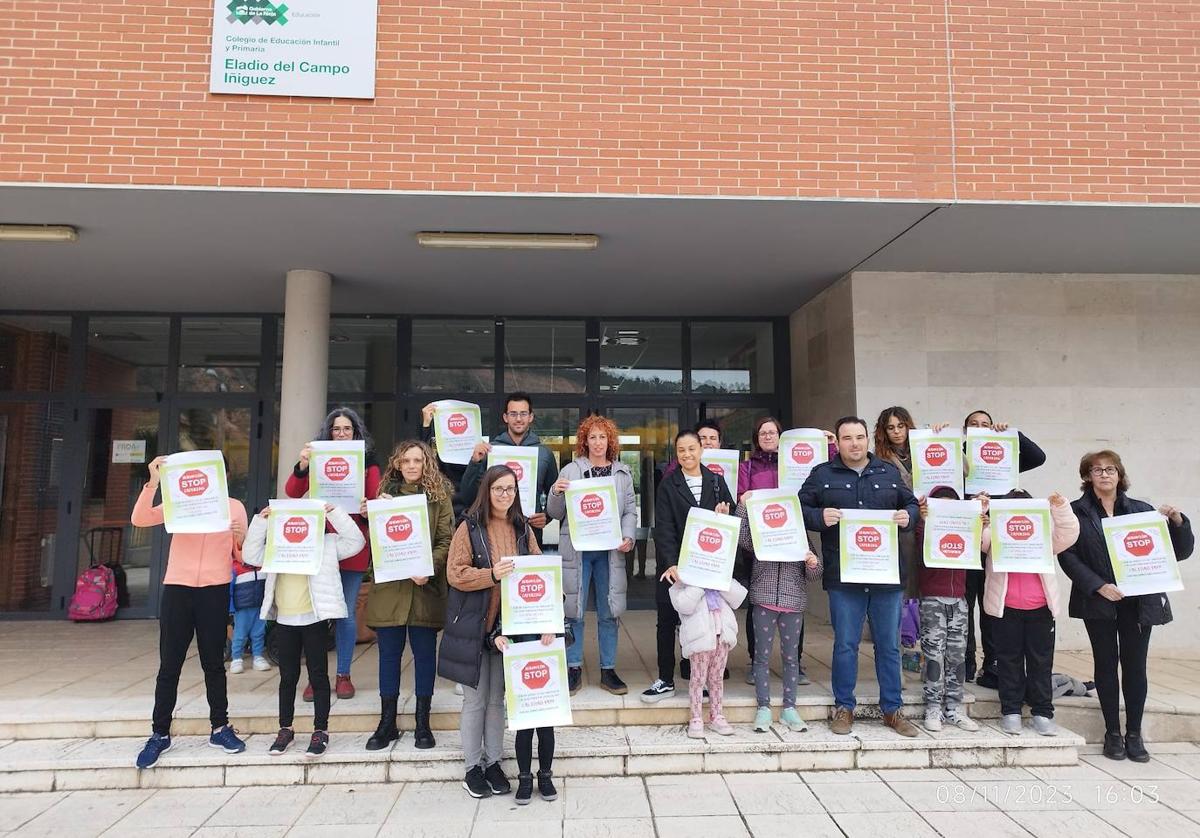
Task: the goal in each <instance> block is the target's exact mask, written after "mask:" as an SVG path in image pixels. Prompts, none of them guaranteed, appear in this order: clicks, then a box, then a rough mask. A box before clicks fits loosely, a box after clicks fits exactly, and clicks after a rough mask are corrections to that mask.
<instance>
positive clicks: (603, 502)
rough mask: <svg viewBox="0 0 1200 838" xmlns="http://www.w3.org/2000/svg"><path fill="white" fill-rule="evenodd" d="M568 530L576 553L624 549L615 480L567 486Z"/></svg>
mask: <svg viewBox="0 0 1200 838" xmlns="http://www.w3.org/2000/svg"><path fill="white" fill-rule="evenodd" d="M566 498H567V527H568V529H569V531H570V533H571V546H572V547H574V548H575V549H576V550H616V549H617V548H618V547H620V546H621V541H622V538H621V516H620V512H619V510H618V509H617V484H616V481H614V480H613V478H611V477H589V478H587V479H585V480H572V481H571V483H570V485H569V486H567V492H566Z"/></svg>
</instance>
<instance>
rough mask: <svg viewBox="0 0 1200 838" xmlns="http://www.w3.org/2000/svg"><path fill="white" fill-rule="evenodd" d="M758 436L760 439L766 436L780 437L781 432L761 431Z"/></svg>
mask: <svg viewBox="0 0 1200 838" xmlns="http://www.w3.org/2000/svg"><path fill="white" fill-rule="evenodd" d="M758 436H759V438H762V437H764V436H779V431H759V432H758Z"/></svg>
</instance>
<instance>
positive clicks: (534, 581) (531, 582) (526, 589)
mask: <svg viewBox="0 0 1200 838" xmlns="http://www.w3.org/2000/svg"><path fill="white" fill-rule="evenodd" d="M545 595H546V580H545V579H543V578H542V577H540V576H538V575H537V574H536V573H530V574H529V575H528V576H522V577H521V579H520V580H519V581H518V582H517V596H519V597H520V598H521V599H523V600H525V601H526V602H540V601H541V599H542V597H544V596H545Z"/></svg>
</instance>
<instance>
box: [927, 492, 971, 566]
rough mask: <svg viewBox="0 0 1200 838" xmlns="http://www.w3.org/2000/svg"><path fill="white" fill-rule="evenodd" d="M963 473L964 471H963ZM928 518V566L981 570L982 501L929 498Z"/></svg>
mask: <svg viewBox="0 0 1200 838" xmlns="http://www.w3.org/2000/svg"><path fill="white" fill-rule="evenodd" d="M960 473H961V472H960ZM927 503H928V504H929V516H928V517H927V518H926V519H925V544H924V548H925V552H924V554H923V556H924V558H923V561H924V563H925V567H942V568H948V569H950V570H981V569H982V568H983V557H982V556H981V555H980V539H981V538H982V536H983V519H982V518H980V516H981V515H982V514H983V504H982V503H981V502H979V501H977V500H943V499H941V498H930V499H929V500H928V501H927Z"/></svg>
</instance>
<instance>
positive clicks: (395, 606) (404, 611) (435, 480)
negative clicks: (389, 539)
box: [363, 440, 454, 751]
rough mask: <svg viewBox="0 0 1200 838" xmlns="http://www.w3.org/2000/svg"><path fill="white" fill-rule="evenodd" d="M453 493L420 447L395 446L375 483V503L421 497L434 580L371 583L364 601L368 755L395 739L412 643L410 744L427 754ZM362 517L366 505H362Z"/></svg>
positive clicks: (431, 742) (428, 452)
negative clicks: (370, 698) (373, 687)
mask: <svg viewBox="0 0 1200 838" xmlns="http://www.w3.org/2000/svg"><path fill="white" fill-rule="evenodd" d="M451 492H452V487H451V486H450V484H449V482H447V480H446V478H445V477H443V476H442V473H441V471H440V470H439V469H438V465H437V458H436V457H435V456H434V453H433V450H432V449H431V448H430V447H429V446H428V445H426V444H425V443H423V442H418V441H416V440H406V441H404V442H401V443H399V444H398V445H396V448H395V450H394V451H393V452H392V456H391V459H389V460H388V464H387V471H385V472H384V475H383V478H382V479H381V480H380V482H379V497H381V498H391V497H399V496H404V495H424V496H425V500H426V503H427V507H428V510H429V538H430V543H431V544H432V545H433V576H414V577H413V578H412V579H401V580H398V581H395V582H375V583H374V584H372V585H371V590H370V593H368V595H367V616H366V623H367V625H368V626H370V627H371V628H373V629H374V630H375V634H376V637H377V638H378V641H379V701H380V705H381V709H380V713H379V727H377V728H376V729H375V733H374V734H372V736H371V738H370V739H368V740H367V750H368V751H377V750H380V749H382V748H385V747H387V745H388V744H389V743H391V742H394V741H396V740H397V739H399V738H400V731H399V729H398V727H397V725H396V710H397V705H398V702H399V698H400V660H401V658H402V657H403V655H404V646H405V642H406V641H411V643H412V651H413V670H414V673H415V676H416V689H415V690H414V692H415V694H416V700H417V701H416V704H417V706H416V731H415V734H414V744H415V745H416V747H418V748H422V749H424V748H432V747H433V746H434V745H435V744H436V743H435V741H434V738H433V733H432V731H431V730H430V729H429V707H430V702H431V700H432V698H433V679H434V673H435V671H436V669H437V633H438V630H439V629H440V628H441V627H442V625H443V623H444V621H445V616H446V556H447V554H448V553H449V550H450V539H451V537H452V536H453V535H454V529H453V526H454V519H453V514H452V511H451V509H452V505H451ZM363 514H364V515H365V514H366V502H365V501H364V502H363Z"/></svg>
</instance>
